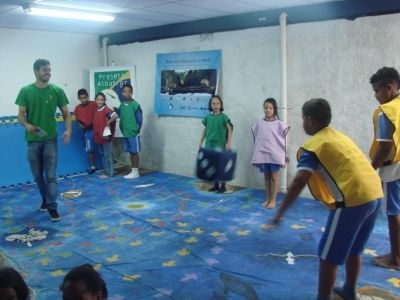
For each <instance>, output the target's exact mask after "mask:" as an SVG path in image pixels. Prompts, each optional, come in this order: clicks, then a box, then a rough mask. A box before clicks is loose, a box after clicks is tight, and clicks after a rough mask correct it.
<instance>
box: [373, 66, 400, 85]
mask: <svg viewBox="0 0 400 300" xmlns="http://www.w3.org/2000/svg"><path fill="white" fill-rule="evenodd" d="M369 82H370V83H371V84H377V85H379V86H385V85H387V84H390V83H396V84H397V87H400V75H399V73H398V72H397V70H396V69H395V68H389V67H383V68H381V69H379V70H378V71H377V72H376V73H375V74H374V75H372V76H371V78H370V80H369Z"/></svg>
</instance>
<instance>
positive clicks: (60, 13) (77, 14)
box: [24, 6, 115, 22]
mask: <svg viewBox="0 0 400 300" xmlns="http://www.w3.org/2000/svg"><path fill="white" fill-rule="evenodd" d="M24 11H25V12H26V13H27V14H29V15H35V16H46V17H54V18H63V19H74V20H86V21H95V22H112V21H114V19H115V16H111V15H105V14H99V13H94V12H88V11H82V10H79V11H78V10H70V9H60V8H42V7H32V6H31V7H24Z"/></svg>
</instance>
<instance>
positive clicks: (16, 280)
mask: <svg viewBox="0 0 400 300" xmlns="http://www.w3.org/2000/svg"><path fill="white" fill-rule="evenodd" d="M0 287H1V288H13V289H14V291H15V293H16V294H17V297H18V300H27V299H28V297H29V289H28V286H27V285H26V283H25V281H24V279H23V278H22V276H21V274H19V273H18V272H17V271H16V270H15V269H13V268H11V267H4V268H1V269H0Z"/></svg>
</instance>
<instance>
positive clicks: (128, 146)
mask: <svg viewBox="0 0 400 300" xmlns="http://www.w3.org/2000/svg"><path fill="white" fill-rule="evenodd" d="M140 149H141V145H140V136H133V137H129V138H125V152H129V153H139V152H140Z"/></svg>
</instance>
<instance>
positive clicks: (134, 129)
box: [119, 99, 140, 137]
mask: <svg viewBox="0 0 400 300" xmlns="http://www.w3.org/2000/svg"><path fill="white" fill-rule="evenodd" d="M139 108H140V105H139V104H138V103H137V102H136V101H135V100H133V99H132V101H129V102H128V101H125V102H122V103H121V105H120V106H119V118H120V121H119V128H120V129H121V132H122V134H123V136H124V137H134V136H137V135H138V133H139V126H138V123H137V120H136V117H135V113H136V111H137V110H138V109H139Z"/></svg>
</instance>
